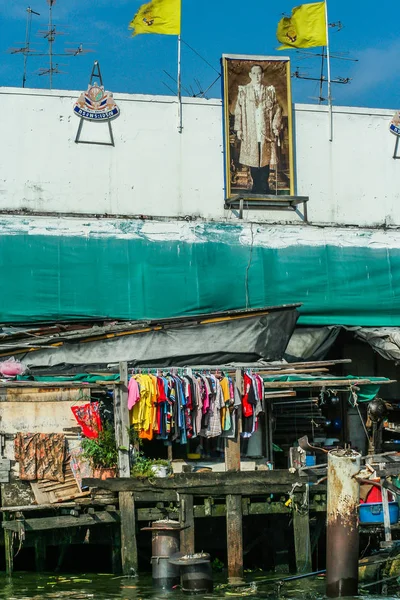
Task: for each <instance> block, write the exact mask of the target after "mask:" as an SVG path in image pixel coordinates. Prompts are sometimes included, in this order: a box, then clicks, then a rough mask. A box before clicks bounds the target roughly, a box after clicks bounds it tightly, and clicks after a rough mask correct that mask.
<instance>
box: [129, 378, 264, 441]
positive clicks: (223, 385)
mask: <svg viewBox="0 0 400 600" xmlns="http://www.w3.org/2000/svg"><path fill="white" fill-rule="evenodd" d="M259 380H260V381H259ZM260 382H261V387H262V381H261V378H256V377H254V376H248V385H247V387H248V388H249V389H248V393H247V396H246V398H245V397H244V398H243V399H244V401H245V402H246V407H247V408H246V410H247V411H248V410H249V407H250V405H251V403H253V405H254V408H253V407H251V409H250V410H251V423H250V422H249V426H248V428H247V430H246V433H247V434H249V435H251V434H252V433H253V432H254V431H255V428H256V424H257V416H258V414H259V412H260V410H261V400H260V398H261V395H260V391H259V385H260ZM250 383H251V386H250ZM251 390H253V391H251ZM250 391H251V393H250V394H249V392H250ZM241 404H242V399H241V397H240V393H239V391H238V390H237V388H236V386H235V385H234V382H233V381H232V379H231V378H230V377H229V376H226V375H224V374H223V373H218V374H212V373H210V372H206V373H204V372H196V373H190V374H189V373H187V372H180V373H179V374H177V373H176V372H174V371H173V372H167V373H163V374H161V375H160V374H157V375H154V374H152V373H137V374H133V375H132V377H131V379H130V381H129V384H128V408H129V410H130V422H131V425H132V426H133V428H134V429H135V430H136V431H137V432H138V433H139V437H141V438H144V439H148V440H151V439H153V438H154V437H155V438H157V439H161V440H165V441H168V442H171V441H172V442H177V443H180V444H186V443H187V441H188V440H190V439H193V438H198V437H203V438H217V437H228V438H229V437H232V438H233V437H235V435H236V431H237V411H238V408H239V406H240V405H241ZM243 408H244V405H243Z"/></svg>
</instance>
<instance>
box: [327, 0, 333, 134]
mask: <svg viewBox="0 0 400 600" xmlns="http://www.w3.org/2000/svg"><path fill="white" fill-rule="evenodd" d="M325 21H326V61H327V75H328V110H329V141H330V142H331V141H332V140H333V111H332V81H331V54H330V48H329V21H328V0H325Z"/></svg>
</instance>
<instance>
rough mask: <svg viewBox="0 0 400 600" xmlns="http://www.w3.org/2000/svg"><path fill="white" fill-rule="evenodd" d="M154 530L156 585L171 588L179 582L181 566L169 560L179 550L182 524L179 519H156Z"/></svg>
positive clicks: (153, 549)
mask: <svg viewBox="0 0 400 600" xmlns="http://www.w3.org/2000/svg"><path fill="white" fill-rule="evenodd" d="M151 530H152V557H151V564H152V573H153V585H154V587H157V588H161V589H171V588H172V587H173V586H174V585H177V584H178V583H179V575H180V574H179V567H177V566H176V565H173V564H171V563H170V562H169V559H170V557H171V556H172V555H173V554H176V553H177V552H179V544H180V530H181V527H180V524H179V522H177V521H164V522H163V521H155V522H154V523H153V525H152V527H151Z"/></svg>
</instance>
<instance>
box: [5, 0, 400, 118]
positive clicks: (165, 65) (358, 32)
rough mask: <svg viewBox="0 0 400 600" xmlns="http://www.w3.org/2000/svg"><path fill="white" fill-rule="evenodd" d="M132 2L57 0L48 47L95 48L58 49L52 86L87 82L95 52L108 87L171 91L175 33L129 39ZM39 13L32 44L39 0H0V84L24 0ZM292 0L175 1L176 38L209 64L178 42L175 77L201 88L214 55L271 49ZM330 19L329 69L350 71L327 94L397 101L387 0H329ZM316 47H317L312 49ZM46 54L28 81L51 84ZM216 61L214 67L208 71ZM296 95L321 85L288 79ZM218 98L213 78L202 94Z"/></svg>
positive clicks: (399, 89) (368, 101) (314, 63)
mask: <svg viewBox="0 0 400 600" xmlns="http://www.w3.org/2000/svg"><path fill="white" fill-rule="evenodd" d="M140 4H141V2H140V1H139V0H115V1H114V2H110V1H109V0H92V1H89V2H84V1H83V0H57V2H56V4H55V7H54V21H55V23H56V24H59V28H60V29H61V30H63V31H65V32H66V33H67V34H68V35H66V36H60V37H59V38H58V41H57V43H56V45H55V51H56V52H57V51H58V52H63V49H64V47H65V45H66V43H68V44H69V45H73V44H76V46H78V45H79V44H80V43H83V44H84V46H86V47H87V48H92V49H94V50H95V52H94V53H91V54H87V55H85V56H78V57H76V58H69V57H60V58H58V59H56V60H58V61H59V63H60V65H61V66H60V67H59V68H60V69H62V70H63V71H67V73H66V74H63V75H58V76H57V77H56V78H55V84H54V87H55V88H59V89H74V90H83V89H85V88H86V86H87V82H88V78H89V75H90V71H91V68H92V65H93V60H94V59H97V60H99V62H100V66H101V70H102V73H103V78H104V83H105V85H106V88H107V89H109V90H111V91H113V92H127V93H144V94H170V93H171V92H170V91H169V90H168V88H167V87H166V86H165V84H167V85H168V86H171V87H172V88H174V85H175V84H174V82H173V81H172V80H171V79H169V77H168V76H167V75H166V74H165V73H164V71H167V72H168V73H170V74H171V76H173V77H175V75H176V45H177V41H176V37H175V36H161V35H140V36H137V37H135V38H132V37H131V34H130V32H129V30H128V23H129V21H130V20H131V18H132V17H133V15H134V14H135V12H136V10H137V9H138V7H139V6H140ZM28 5H30V6H31V7H32V9H33V10H35V11H37V12H39V13H41V16H40V17H34V19H33V25H32V38H31V40H32V41H31V43H32V46H33V47H35V48H36V49H37V50H44V49H45V48H46V45H45V42H44V41H43V40H41V39H40V38H39V37H38V36H37V30H38V29H43V28H45V27H46V21H47V13H48V5H47V2H46V0H0V19H1V32H2V33H1V37H0V50H1V61H0V85H1V86H21V81H22V72H23V58H22V56H20V55H11V54H8V53H7V50H8V49H9V48H10V47H15V46H18V45H23V42H24V39H25V19H26V8H27V6H28ZM296 5H297V3H296V1H293V0H278V1H276V2H271V1H270V0H182V39H183V40H184V42H186V43H188V44H189V45H190V46H192V47H193V48H194V49H195V50H196V51H197V52H199V53H200V54H201V55H202V56H203V57H204V59H205V60H206V61H207V62H209V63H210V65H212V67H213V68H212V67H210V66H208V65H207V64H206V63H205V62H204V61H203V60H201V59H200V58H199V57H198V56H197V55H196V54H195V53H194V52H192V51H191V50H190V49H189V48H188V47H187V46H186V45H185V44H183V51H182V82H183V85H184V86H185V87H186V88H187V89H188V90H190V88H191V87H192V88H193V89H194V90H195V91H196V92H197V91H198V87H197V84H196V82H195V80H198V81H199V82H200V86H201V88H202V89H205V88H207V87H208V86H209V85H210V84H211V83H212V82H213V81H214V79H215V78H216V77H217V73H216V72H215V70H217V71H218V70H219V60H220V57H221V54H223V53H231V54H241V53H243V54H261V55H271V54H272V55H277V54H279V52H277V51H276V47H277V45H278V44H277V42H276V39H275V31H276V25H277V22H278V21H279V19H280V18H281V16H282V14H283V13H286V14H289V13H290V11H291V9H292V8H293V6H296ZM328 6H329V21H330V22H336V21H339V20H340V21H341V22H342V23H343V26H344V27H343V29H342V30H341V31H340V32H336V31H332V32H331V48H332V52H333V53H335V52H337V53H343V56H344V57H346V58H355V59H358V62H356V63H354V62H350V61H345V60H333V61H332V76H333V77H336V76H341V77H351V78H352V81H351V83H350V84H348V85H336V86H334V88H333V96H334V102H335V103H336V104H340V105H350V106H368V107H380V108H393V109H395V108H396V109H399V108H400V86H399V83H398V74H399V64H400V39H399V38H398V35H397V29H396V27H395V23H396V22H397V21H396V18H395V11H394V8H395V6H394V3H393V0H381V1H380V2H379V4H377V3H376V2H375V1H372V0H363V1H361V0H356V1H354V0H353V1H352V0H330V2H329V4H328ZM317 51H319V50H317ZM282 54H288V55H290V56H291V59H292V71H294V70H296V68H297V67H299V69H300V71H301V73H303V74H305V75H310V76H315V75H318V74H319V59H318V58H304V57H303V56H302V55H300V54H298V53H297V52H296V51H294V50H292V51H289V52H287V51H285V52H284V53H282ZM46 66H47V62H46V58H45V57H41V58H39V57H36V58H31V59H29V61H28V80H27V86H28V87H36V88H38V87H39V88H40V87H48V79H47V78H46V77H39V76H38V75H37V70H38V69H39V68H40V67H46ZM213 69H215V70H213ZM292 86H293V99H294V101H295V102H316V100H315V97H316V96H318V85H317V84H316V83H314V82H306V81H300V80H298V79H293V80H292ZM219 96H220V83H219V82H217V83H216V84H215V85H214V87H213V88H212V89H211V90H210V92H209V93H208V97H219Z"/></svg>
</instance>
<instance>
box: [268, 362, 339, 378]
mask: <svg viewBox="0 0 400 600" xmlns="http://www.w3.org/2000/svg"><path fill="white" fill-rule="evenodd" d="M307 373H312V374H318V373H329V369H326V368H324V367H321V368H320V369H315V368H314V369H299V368H296V367H294V368H293V369H291V368H290V366H289V365H288V366H287V368H285V369H279V371H277V370H273V371H263V372H262V374H263V375H265V376H268V375H270V376H274V375H306V374H307Z"/></svg>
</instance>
